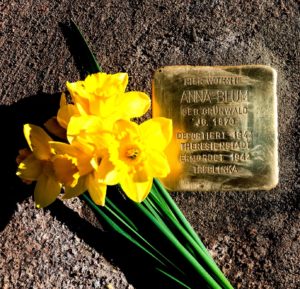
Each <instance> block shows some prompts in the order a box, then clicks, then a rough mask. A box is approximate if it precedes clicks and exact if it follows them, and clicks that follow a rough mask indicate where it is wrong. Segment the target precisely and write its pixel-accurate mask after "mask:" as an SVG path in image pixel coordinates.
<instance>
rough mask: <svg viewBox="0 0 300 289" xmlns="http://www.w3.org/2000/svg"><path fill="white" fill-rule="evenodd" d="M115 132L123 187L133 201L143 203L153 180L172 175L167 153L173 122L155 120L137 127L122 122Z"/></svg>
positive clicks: (118, 123)
mask: <svg viewBox="0 0 300 289" xmlns="http://www.w3.org/2000/svg"><path fill="white" fill-rule="evenodd" d="M115 130H116V134H117V139H118V140H119V142H120V146H119V160H120V161H121V162H122V171H121V173H120V185H121V187H122V189H123V190H124V192H125V193H126V194H127V196H128V197H129V198H130V199H132V200H133V201H135V202H141V201H143V200H144V199H145V198H146V197H147V195H148V193H149V192H150V189H151V186H152V182H153V178H154V177H158V178H164V177H166V176H167V175H168V174H169V172H170V167H169V164H168V161H167V158H166V156H165V154H164V149H165V148H166V146H167V145H168V143H169V141H170V140H171V136H172V122H171V120H170V119H166V118H153V119H150V120H147V121H145V122H144V123H142V124H141V125H137V124H136V123H134V122H130V121H126V120H119V121H117V122H116V124H115Z"/></svg>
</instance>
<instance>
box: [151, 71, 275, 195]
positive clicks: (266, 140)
mask: <svg viewBox="0 0 300 289" xmlns="http://www.w3.org/2000/svg"><path fill="white" fill-rule="evenodd" d="M276 76H277V74H276V71H275V70H274V69H272V68H271V67H268V66H263V65H245V66H225V67H201V66H169V67H163V68H161V69H159V70H157V71H156V72H155V74H154V79H153V88H152V109H153V116H154V117H158V116H164V117H168V118H171V119H173V126H174V132H173V140H172V143H171V144H170V145H169V147H168V148H167V154H168V158H169V161H170V164H171V173H170V174H169V176H168V177H167V178H165V179H162V180H161V181H162V182H163V183H164V185H165V186H166V187H167V188H169V189H171V190H173V191H178V190H179V191H202V190H203V191H211V190H269V189H271V188H273V187H275V186H276V184H277V182H278V152H277V99H276Z"/></svg>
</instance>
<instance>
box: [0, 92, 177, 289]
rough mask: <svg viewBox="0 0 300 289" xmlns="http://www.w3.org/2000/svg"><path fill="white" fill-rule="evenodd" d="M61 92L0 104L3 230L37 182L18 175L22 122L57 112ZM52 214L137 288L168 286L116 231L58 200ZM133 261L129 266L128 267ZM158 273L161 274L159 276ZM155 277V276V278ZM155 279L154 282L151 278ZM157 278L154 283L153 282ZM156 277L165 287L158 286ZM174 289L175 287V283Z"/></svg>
mask: <svg viewBox="0 0 300 289" xmlns="http://www.w3.org/2000/svg"><path fill="white" fill-rule="evenodd" d="M59 97H60V95H59V94H54V95H50V94H45V93H39V94H37V95H35V96H31V97H28V98H26V99H24V100H21V101H19V102H18V103H16V104H13V105H10V106H3V105H2V106H0V121H1V123H2V124H4V125H3V130H4V131H3V130H2V137H3V140H2V142H1V143H0V149H1V152H2V171H3V172H2V184H1V186H2V196H1V203H0V231H2V230H4V229H5V227H6V225H7V224H8V223H9V221H10V219H11V217H12V215H13V214H14V212H15V210H16V209H17V203H19V202H22V201H23V200H25V199H26V198H27V197H29V196H31V195H32V193H33V190H34V184H32V185H29V186H28V185H25V184H23V183H22V181H21V180H20V179H19V178H18V177H17V176H16V174H15V172H16V169H17V164H16V162H15V159H16V156H17V155H18V150H19V149H21V148H24V147H27V143H26V141H25V138H24V136H23V125H24V124H25V123H32V124H36V125H40V126H42V125H43V123H44V122H45V121H46V120H47V119H49V118H50V117H52V116H54V115H56V112H57V109H58V103H59ZM46 210H49V211H50V213H51V215H52V216H53V217H55V218H56V219H58V220H59V221H60V222H61V223H63V224H65V225H66V226H67V227H68V228H69V230H70V231H72V232H74V233H75V234H76V235H77V236H78V237H79V238H80V239H81V240H83V241H84V242H85V243H86V244H88V245H89V246H91V247H92V248H94V249H95V250H96V251H97V252H99V253H100V254H101V255H104V257H105V258H107V259H108V260H111V261H112V260H113V262H114V263H115V265H117V266H118V267H120V269H121V270H122V271H123V272H124V273H125V274H126V277H127V279H128V281H129V282H130V283H131V284H133V285H134V286H135V287H136V288H144V289H148V288H149V289H150V288H154V287H155V288H168V287H167V284H164V283H163V282H164V281H163V280H160V277H161V276H159V274H158V273H156V272H154V271H151V270H153V269H150V268H151V267H152V266H151V262H152V261H151V260H150V258H149V259H148V258H147V257H145V255H142V254H141V252H140V251H139V250H137V249H136V248H135V247H134V246H133V245H131V244H130V243H129V242H128V241H126V240H124V239H123V238H122V237H120V236H118V235H117V234H115V233H110V232H109V233H108V232H103V231H102V230H101V229H99V228H96V227H95V226H94V225H92V224H91V223H90V222H88V221H87V220H85V219H83V218H81V217H80V216H79V215H78V214H77V213H76V212H74V211H72V210H71V209H70V208H68V207H67V206H65V205H64V204H63V202H61V201H59V200H57V201H55V202H54V203H53V204H52V205H50V206H49V207H48V208H47V209H46ZM129 263H130V266H128V265H129ZM156 275H158V276H156ZM154 276H155V277H154ZM152 280H153V281H152ZM154 280H155V282H154ZM157 280H160V282H159V284H161V285H160V286H162V287H157ZM172 288H174V286H172Z"/></svg>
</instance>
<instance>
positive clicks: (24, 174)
mask: <svg viewBox="0 0 300 289" xmlns="http://www.w3.org/2000/svg"><path fill="white" fill-rule="evenodd" d="M24 135H25V138H26V140H27V143H28V145H29V148H30V150H31V152H29V153H27V154H26V155H25V154H24V153H21V161H20V164H19V166H18V170H17V175H18V176H19V177H20V178H21V179H23V180H25V181H27V182H30V181H36V182H37V183H36V186H35V190H34V199H35V202H36V205H37V207H45V206H48V205H49V204H51V203H52V202H53V201H54V200H55V199H56V197H57V196H58V195H59V193H60V191H61V187H62V184H65V185H69V186H74V185H75V184H76V183H77V179H78V178H79V174H78V170H77V167H76V159H74V158H71V157H66V156H54V155H53V154H52V153H51V148H50V144H49V143H50V142H51V141H52V139H51V138H50V137H49V136H48V135H47V133H46V132H45V131H44V130H43V129H42V128H40V127H38V126H35V125H31V124H26V125H24ZM22 154H23V156H22Z"/></svg>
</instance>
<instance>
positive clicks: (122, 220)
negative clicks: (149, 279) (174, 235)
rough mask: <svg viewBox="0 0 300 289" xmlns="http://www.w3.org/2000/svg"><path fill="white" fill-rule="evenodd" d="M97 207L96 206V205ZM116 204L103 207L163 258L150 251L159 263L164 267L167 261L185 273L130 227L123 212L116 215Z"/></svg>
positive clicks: (181, 272)
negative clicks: (110, 206)
mask: <svg viewBox="0 0 300 289" xmlns="http://www.w3.org/2000/svg"><path fill="white" fill-rule="evenodd" d="M106 200H107V201H108V203H110V204H112V201H110V200H109V199H108V197H106ZM97 207H98V206H97ZM116 208H117V206H115V205H114V206H113V207H112V208H109V207H108V206H106V207H105V208H104V209H106V210H108V211H109V213H110V214H111V215H113V216H114V217H115V218H116V219H117V220H118V221H119V222H121V223H122V224H123V225H124V226H125V227H126V228H127V229H128V230H129V231H130V232H131V233H132V234H133V235H136V237H138V238H139V239H140V240H141V241H143V242H144V243H145V244H146V245H147V246H149V247H150V249H151V250H153V251H154V252H155V254H157V255H158V256H159V257H160V258H162V259H163V261H162V260H161V259H159V257H158V256H157V255H155V254H154V253H151V254H152V255H153V256H155V258H156V259H159V261H160V263H161V264H164V265H165V266H166V267H167V265H166V263H164V261H165V262H167V263H168V264H169V265H171V266H172V267H173V268H175V269H176V270H177V271H179V272H180V274H182V275H185V273H184V272H183V271H182V270H181V269H179V268H178V266H176V265H175V264H174V263H173V262H172V261H170V260H169V259H168V258H167V257H166V256H165V255H163V254H162V253H161V252H160V251H159V250H157V249H156V248H155V247H154V246H153V245H151V244H150V243H149V242H148V241H147V240H146V239H145V238H144V237H143V236H141V235H140V234H139V233H138V229H137V228H136V227H135V228H136V229H135V228H132V227H131V226H130V224H128V223H126V219H122V217H123V213H122V215H121V216H118V214H117V213H116V212H115V211H114V210H116ZM98 209H99V210H100V208H99V207H98ZM118 211H119V209H117V212H118Z"/></svg>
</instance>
